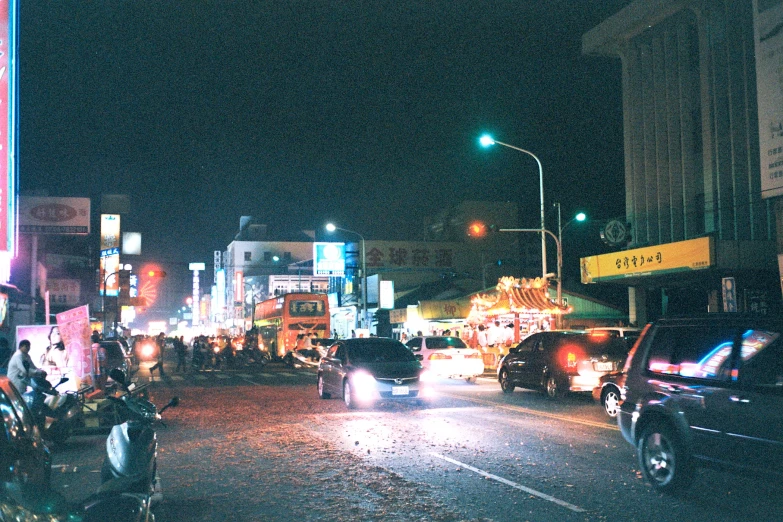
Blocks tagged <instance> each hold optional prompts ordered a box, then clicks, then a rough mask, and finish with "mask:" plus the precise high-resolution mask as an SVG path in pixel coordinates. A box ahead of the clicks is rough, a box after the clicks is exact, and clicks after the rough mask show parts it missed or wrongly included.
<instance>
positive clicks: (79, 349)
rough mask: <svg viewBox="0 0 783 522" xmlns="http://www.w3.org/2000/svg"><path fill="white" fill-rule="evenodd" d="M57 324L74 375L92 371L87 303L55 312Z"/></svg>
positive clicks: (82, 375) (81, 375) (83, 374)
mask: <svg viewBox="0 0 783 522" xmlns="http://www.w3.org/2000/svg"><path fill="white" fill-rule="evenodd" d="M56 317H57V326H58V327H59V328H60V335H62V340H63V342H64V343H65V349H66V350H67V352H68V357H69V359H70V363H69V364H70V367H71V368H73V370H74V372H75V373H76V376H77V377H79V378H84V377H85V376H88V375H90V372H91V371H92V358H91V357H90V346H91V341H90V334H91V333H92V331H91V330H90V312H89V308H88V306H87V305H84V306H80V307H78V308H72V309H70V310H67V311H65V312H62V313H59V314H57V316H56Z"/></svg>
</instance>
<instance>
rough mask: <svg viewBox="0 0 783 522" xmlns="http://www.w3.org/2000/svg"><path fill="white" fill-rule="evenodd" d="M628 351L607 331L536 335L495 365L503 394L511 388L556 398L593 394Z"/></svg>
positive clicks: (555, 332)
mask: <svg viewBox="0 0 783 522" xmlns="http://www.w3.org/2000/svg"><path fill="white" fill-rule="evenodd" d="M627 353H628V348H627V346H626V344H625V342H624V341H623V340H622V339H620V338H618V337H615V336H612V335H609V334H608V333H606V332H601V333H588V332H583V331H565V330H559V331H552V332H539V333H535V334H533V335H531V336H530V337H528V338H527V339H525V340H524V341H522V342H521V343H519V344H518V345H517V346H516V347H515V348H511V349H510V350H509V353H508V355H506V356H505V357H503V359H502V360H501V361H500V364H499V365H498V381H499V382H500V388H501V389H502V390H503V393H511V392H513V391H514V388H515V387H517V386H521V387H523V388H532V389H543V390H544V391H545V392H546V394H547V396H549V397H550V398H555V397H557V396H559V395H561V394H563V393H564V392H569V391H572V392H590V393H591V392H592V391H593V388H595V387H596V386H598V385H599V384H600V382H599V379H600V378H601V376H602V375H606V374H607V373H609V372H613V371H616V370H619V369H620V367H622V365H623V362H624V361H625V357H626V354H627Z"/></svg>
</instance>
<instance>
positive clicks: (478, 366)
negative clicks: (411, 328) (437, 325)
mask: <svg viewBox="0 0 783 522" xmlns="http://www.w3.org/2000/svg"><path fill="white" fill-rule="evenodd" d="M405 346H407V347H408V348H409V349H410V350H411V351H412V352H413V354H414V355H415V356H416V358H417V359H419V360H420V361H421V365H422V367H424V369H426V370H429V371H430V373H432V374H433V375H434V376H437V377H445V378H456V379H465V380H466V381H468V382H475V380H476V377H478V376H479V375H482V374H483V373H484V359H483V357H482V355H481V352H480V351H478V350H476V349H473V348H468V346H467V345H466V344H465V343H464V342H463V341H462V339H460V338H459V337H444V336H423V337H414V338H412V339H411V340H409V341H408V342H406V343H405Z"/></svg>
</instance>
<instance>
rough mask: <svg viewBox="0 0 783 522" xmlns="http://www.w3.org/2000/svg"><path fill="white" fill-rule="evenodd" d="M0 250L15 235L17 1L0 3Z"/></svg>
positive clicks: (7, 246) (9, 244) (10, 245)
mask: <svg viewBox="0 0 783 522" xmlns="http://www.w3.org/2000/svg"><path fill="white" fill-rule="evenodd" d="M0 6H2V7H0V150H2V159H0V252H11V253H13V252H14V246H15V243H16V241H15V234H16V177H17V174H16V164H17V161H16V158H17V145H16V137H17V135H18V133H17V130H16V127H17V122H16V119H17V116H18V109H17V106H18V101H17V95H16V93H17V86H18V83H19V80H18V78H17V67H18V65H17V64H18V60H17V49H19V42H18V36H17V2H16V1H15V0H8V1H7V2H2V3H0Z"/></svg>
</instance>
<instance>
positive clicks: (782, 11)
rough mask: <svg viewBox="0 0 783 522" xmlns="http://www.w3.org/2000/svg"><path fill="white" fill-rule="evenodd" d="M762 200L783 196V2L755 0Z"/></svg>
mask: <svg viewBox="0 0 783 522" xmlns="http://www.w3.org/2000/svg"><path fill="white" fill-rule="evenodd" d="M753 18H754V24H753V33H754V40H755V44H756V91H757V98H758V117H759V147H760V149H761V150H760V156H761V197H762V198H771V197H775V196H780V195H781V194H783V76H781V74H780V70H781V68H783V31H781V30H780V27H781V24H783V1H781V0H753Z"/></svg>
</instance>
